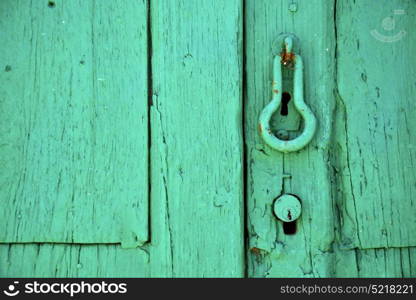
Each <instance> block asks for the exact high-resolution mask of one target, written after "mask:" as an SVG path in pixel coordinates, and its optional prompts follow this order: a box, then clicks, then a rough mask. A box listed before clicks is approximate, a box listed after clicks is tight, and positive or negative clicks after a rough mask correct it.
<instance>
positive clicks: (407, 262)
mask: <svg viewBox="0 0 416 300" xmlns="http://www.w3.org/2000/svg"><path fill="white" fill-rule="evenodd" d="M335 252H336V260H335V264H334V267H335V273H334V276H336V277H349V278H351V277H359V278H384V277H393V278H403V277H407V278H414V277H416V268H415V263H416V248H414V247H407V248H387V249H386V248H378V249H353V250H345V249H342V250H341V249H336V251H335Z"/></svg>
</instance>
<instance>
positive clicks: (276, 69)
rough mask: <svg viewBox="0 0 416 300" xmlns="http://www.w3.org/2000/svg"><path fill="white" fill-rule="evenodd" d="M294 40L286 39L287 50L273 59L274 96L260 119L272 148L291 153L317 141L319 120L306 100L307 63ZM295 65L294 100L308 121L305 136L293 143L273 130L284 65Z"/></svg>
mask: <svg viewBox="0 0 416 300" xmlns="http://www.w3.org/2000/svg"><path fill="white" fill-rule="evenodd" d="M292 43H293V41H292V37H291V36H287V37H286V38H285V39H284V51H283V53H282V54H281V55H276V56H275V57H274V59H273V84H272V89H273V97H272V100H271V101H270V103H269V104H267V106H266V107H265V108H264V109H263V111H262V112H261V114H260V119H259V132H260V135H261V137H262V138H263V140H264V142H265V143H266V144H267V145H269V146H270V147H271V148H273V149H275V150H278V151H281V152H284V153H287V152H294V151H298V150H300V149H302V148H303V147H305V146H306V145H307V144H308V143H309V142H310V141H311V140H312V138H313V136H314V134H315V131H316V118H315V116H314V114H313V113H312V111H311V110H310V108H309V107H308V106H307V105H306V103H305V102H304V99H303V61H302V57H301V56H300V55H299V54H295V53H293V52H292ZM289 63H290V64H294V75H293V76H294V78H293V84H294V86H293V98H294V106H295V108H296V110H297V111H298V112H299V114H300V115H301V116H302V118H303V120H304V129H303V131H302V133H301V134H300V135H299V136H297V137H296V138H294V139H292V140H281V139H279V138H277V137H276V136H275V135H274V134H273V133H272V130H271V129H270V120H271V117H272V115H273V114H274V113H275V112H276V111H277V110H278V109H279V107H280V105H281V103H282V64H283V65H286V64H289Z"/></svg>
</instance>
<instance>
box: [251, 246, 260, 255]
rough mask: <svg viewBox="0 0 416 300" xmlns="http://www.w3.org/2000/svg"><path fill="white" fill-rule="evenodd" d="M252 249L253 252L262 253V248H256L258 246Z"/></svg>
mask: <svg viewBox="0 0 416 300" xmlns="http://www.w3.org/2000/svg"><path fill="white" fill-rule="evenodd" d="M250 251H251V253H254V254H256V255H259V254H260V253H261V249H259V248H256V247H254V248H251V249H250Z"/></svg>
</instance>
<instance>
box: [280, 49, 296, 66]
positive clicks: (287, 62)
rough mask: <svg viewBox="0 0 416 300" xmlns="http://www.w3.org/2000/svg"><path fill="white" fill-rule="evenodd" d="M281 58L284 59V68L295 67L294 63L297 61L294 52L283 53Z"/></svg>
mask: <svg viewBox="0 0 416 300" xmlns="http://www.w3.org/2000/svg"><path fill="white" fill-rule="evenodd" d="M280 56H281V57H282V60H281V62H282V64H283V65H284V66H288V67H291V66H293V63H294V61H295V59H296V57H295V53H293V52H282V53H280Z"/></svg>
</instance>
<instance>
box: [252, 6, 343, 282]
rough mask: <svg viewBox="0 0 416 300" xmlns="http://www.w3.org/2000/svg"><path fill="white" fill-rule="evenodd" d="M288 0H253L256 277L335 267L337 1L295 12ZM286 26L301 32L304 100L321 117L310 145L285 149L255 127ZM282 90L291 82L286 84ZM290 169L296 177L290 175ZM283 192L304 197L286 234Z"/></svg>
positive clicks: (322, 272)
mask: <svg viewBox="0 0 416 300" xmlns="http://www.w3.org/2000/svg"><path fill="white" fill-rule="evenodd" d="M289 2H290V1H265V0H263V1H258V0H248V1H246V16H245V22H246V24H245V26H246V52H247V65H246V73H247V97H246V99H245V111H246V122H245V131H246V141H247V156H248V162H247V163H248V180H247V181H248V182H247V201H248V229H249V235H250V236H249V247H248V257H249V262H248V263H249V266H248V267H249V276H253V277H325V276H330V275H331V274H332V268H333V266H332V260H333V254H332V243H333V240H334V230H333V209H332V196H331V178H330V173H329V170H328V169H329V168H328V159H329V153H328V151H329V148H328V145H329V142H330V135H331V126H332V125H331V122H332V115H333V110H334V103H335V101H334V99H333V88H334V80H333V78H334V73H335V72H334V71H335V69H334V66H335V64H334V49H335V35H334V22H333V21H334V16H333V14H334V10H333V1H297V3H298V4H297V6H298V8H297V11H296V12H295V13H292V12H290V11H289V10H288V8H289V4H290V3H289ZM282 32H291V33H294V34H295V35H296V36H297V37H298V38H299V40H300V54H301V55H302V58H303V60H304V64H305V71H304V89H305V102H306V103H307V105H308V106H309V107H310V108H311V109H312V111H313V112H314V114H315V115H316V117H317V119H318V130H317V134H316V136H315V138H314V139H313V140H312V142H311V143H310V144H309V146H307V147H306V148H305V149H303V150H301V151H300V152H297V153H289V154H285V155H283V154H281V153H279V152H276V151H273V150H271V149H270V148H267V147H266V146H264V145H263V142H262V141H261V140H260V137H259V135H258V134H257V128H256V126H257V122H258V117H259V114H260V111H261V110H262V109H263V107H264V106H265V105H266V104H267V103H268V102H269V101H270V99H271V96H272V94H271V80H272V78H271V67H272V59H273V56H274V55H276V54H278V53H280V51H281V48H280V47H279V45H277V43H276V42H275V41H276V39H277V38H278V36H279V34H280V33H282ZM283 91H289V92H290V88H288V89H287V90H286V87H285V86H284V87H283ZM289 110H290V107H289ZM293 113H294V112H293V110H292V112H291V111H289V115H290V114H293ZM277 115H279V114H277ZM277 117H281V118H285V117H284V116H277ZM275 123H276V124H282V122H275ZM291 126H293V125H291ZM274 129H280V128H274ZM284 174H288V175H290V178H287V179H283V177H284ZM282 193H294V194H296V195H298V196H299V197H300V198H301V200H302V205H303V208H302V216H301V218H300V219H299V220H298V221H297V232H296V234H295V235H286V234H284V232H283V229H282V223H281V222H280V221H278V220H277V219H276V218H275V216H274V215H273V213H272V204H273V200H274V199H275V198H276V197H278V196H279V195H280V194H282Z"/></svg>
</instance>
